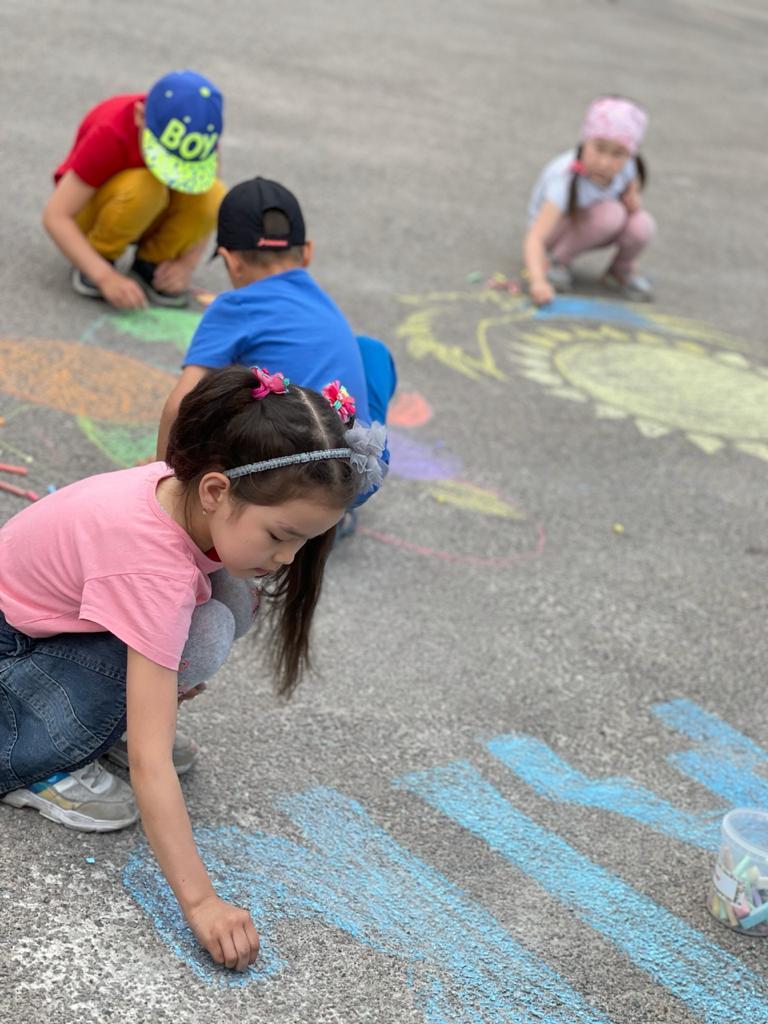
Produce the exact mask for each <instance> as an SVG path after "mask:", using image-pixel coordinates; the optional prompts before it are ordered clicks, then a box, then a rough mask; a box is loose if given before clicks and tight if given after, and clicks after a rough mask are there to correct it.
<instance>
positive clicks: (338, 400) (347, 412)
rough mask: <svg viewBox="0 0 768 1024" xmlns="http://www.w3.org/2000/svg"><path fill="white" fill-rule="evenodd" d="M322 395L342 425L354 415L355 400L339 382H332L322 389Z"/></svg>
mask: <svg viewBox="0 0 768 1024" xmlns="http://www.w3.org/2000/svg"><path fill="white" fill-rule="evenodd" d="M323 395H324V397H325V398H326V399H327V400H328V403H329V404H330V406H331V408H332V409H335V410H336V412H337V413H338V414H339V417H340V419H341V422H342V423H348V422H349V421H350V420H351V419H352V417H353V416H354V415H355V400H354V398H353V397H352V395H350V393H349V392H348V391H347V389H346V388H345V387H344V385H343V384H342V383H341V381H339V380H332V381H331V383H330V384H326V385H325V387H324V388H323Z"/></svg>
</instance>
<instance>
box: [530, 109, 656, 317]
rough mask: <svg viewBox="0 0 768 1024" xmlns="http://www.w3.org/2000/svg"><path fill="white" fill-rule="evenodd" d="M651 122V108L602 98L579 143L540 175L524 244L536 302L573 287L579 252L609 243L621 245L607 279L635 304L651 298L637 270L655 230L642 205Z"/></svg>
mask: <svg viewBox="0 0 768 1024" xmlns="http://www.w3.org/2000/svg"><path fill="white" fill-rule="evenodd" d="M646 124H647V117H646V115H645V112H644V111H643V110H641V109H640V107H638V106H637V104H635V103H632V102H631V100H627V99H623V98H621V97H619V96H601V97H600V98H598V99H596V100H594V101H593V102H592V103H591V104H590V106H589V108H588V110H587V113H586V116H585V118H584V123H583V125H582V128H581V135H580V141H579V145H578V147H577V148H576V149H575V150H568V151H567V152H566V153H561V154H560V156H558V157H555V159H554V160H552V161H551V162H550V163H548V164H547V166H546V167H545V168H544V170H543V171H542V172H541V174H540V176H539V178H538V180H537V182H536V184H535V185H534V187H533V191H532V193H531V199H530V203H529V207H528V231H527V233H526V236H525V242H524V245H523V256H524V259H525V267H526V270H527V272H528V290H529V292H530V295H531V298H532V299H533V301H534V302H535V303H536V304H537V305H541V304H543V303H546V302H551V300H552V299H553V298H554V294H555V292H556V291H568V290H569V289H570V287H571V285H572V277H571V270H570V265H571V261H572V260H573V258H574V257H575V256H577V255H578V254H579V253H582V252H586V251H588V250H590V249H601V248H603V247H605V246H616V251H615V254H614V257H613V260H612V261H611V264H610V266H609V267H608V270H607V271H606V274H605V278H604V280H605V283H606V284H607V285H608V286H609V287H612V288H614V289H617V290H619V291H620V292H621V294H622V295H623V296H624V297H625V298H628V299H630V300H632V301H648V300H650V299H651V298H652V295H651V286H650V284H649V282H648V280H647V279H646V278H644V277H641V276H640V275H638V274H637V272H636V270H635V260H636V259H637V257H638V255H639V254H640V252H641V251H642V250H643V249H644V248H645V246H646V245H647V244H648V242H649V241H650V239H651V238H652V237H653V234H654V231H655V224H654V221H653V218H652V217H651V215H650V214H649V213H648V212H647V211H646V210H644V209H643V208H642V203H641V193H642V189H643V186H644V184H645V179H646V172H645V166H644V164H643V159H642V157H641V156H640V154H639V153H638V149H639V146H640V143H641V141H642V139H643V135H644V134H645V128H646Z"/></svg>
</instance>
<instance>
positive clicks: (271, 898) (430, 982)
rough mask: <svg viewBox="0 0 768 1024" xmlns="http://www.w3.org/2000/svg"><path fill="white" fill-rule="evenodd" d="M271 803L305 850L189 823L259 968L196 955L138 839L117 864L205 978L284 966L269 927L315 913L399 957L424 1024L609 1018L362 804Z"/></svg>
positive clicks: (257, 976)
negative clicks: (249, 923) (258, 945)
mask: <svg viewBox="0 0 768 1024" xmlns="http://www.w3.org/2000/svg"><path fill="white" fill-rule="evenodd" d="M278 806H279V807H280V809H281V810H283V811H284V812H285V813H286V814H287V815H288V817H289V818H291V819H292V820H293V822H294V823H295V824H296V825H297V826H298V827H299V829H300V830H301V832H302V834H303V836H304V837H305V838H306V840H307V842H308V843H310V844H311V848H309V847H304V846H301V845H299V844H297V843H293V842H290V841H288V840H286V839H283V838H279V837H276V836H270V835H266V834H264V833H261V832H256V833H252V834H249V833H245V832H242V831H240V830H238V829H235V828H229V829H207V828H202V829H197V830H196V831H195V839H196V842H197V844H198V849H199V850H200V852H201V855H202V857H203V860H204V861H205V864H206V866H207V868H208V870H209V872H210V873H211V876H212V878H213V880H214V884H215V886H216V889H217V891H218V893H219V895H220V896H222V897H223V898H224V899H229V900H232V901H233V902H235V903H238V904H240V905H241V906H246V907H248V908H249V909H250V911H251V914H252V916H253V918H254V921H255V923H256V926H257V928H258V929H259V931H260V933H261V935H262V955H261V958H260V961H259V963H258V969H256V968H252V969H251V970H250V971H248V972H246V973H244V974H242V975H237V974H232V973H230V972H227V971H224V970H222V969H219V968H217V967H216V966H215V965H214V964H213V963H212V961H210V960H209V959H208V957H207V955H206V954H204V953H202V951H201V950H200V948H199V946H198V944H197V942H196V940H195V938H194V936H193V935H192V933H191V932H190V931H189V929H188V928H187V927H186V926H185V924H184V921H183V919H182V916H181V912H180V910H179V908H178V905H177V903H176V900H175V898H174V897H173V895H172V893H171V890H170V889H169V887H168V885H167V883H166V882H165V880H164V879H163V877H162V875H161V873H160V871H159V869H158V868H157V866H156V864H155V862H154V859H153V857H152V855H151V854H150V853H149V851H148V850H147V849H146V847H144V848H142V849H139V850H137V851H136V852H135V853H134V854H133V855H132V856H131V858H130V861H129V863H128V865H127V867H126V869H125V873H124V882H125V885H126V887H127V889H128V891H129V892H130V893H131V894H132V896H133V897H134V898H135V899H136V900H137V902H138V903H139V904H140V905H141V906H142V907H143V909H144V910H145V911H146V913H147V914H148V915H149V916H150V917H151V919H152V920H153V921H154V924H155V926H156V928H157V930H158V932H159V933H160V935H161V937H162V938H163V940H164V941H165V942H166V943H167V944H168V945H169V946H170V947H171V949H172V950H173V951H174V952H175V953H176V954H177V955H178V956H179V957H181V958H182V959H183V960H185V961H186V963H187V964H188V965H189V966H190V968H191V969H192V970H193V971H194V973H195V974H196V975H197V977H198V978H200V979H201V980H202V981H204V982H207V983H209V984H217V985H228V986H242V985H247V984H248V983H249V982H254V981H256V980H261V979H264V978H267V977H269V976H273V975H275V974H276V973H277V972H278V971H280V970H281V969H283V968H284V967H285V961H284V960H283V958H282V957H281V956H280V952H279V950H278V948H277V945H276V940H275V926H276V925H277V924H278V923H279V922H281V921H283V920H288V921H301V920H304V921H314V922H319V923H322V924H324V925H326V926H327V927H330V928H336V929H339V930H340V931H341V932H344V933H346V934H347V935H350V936H352V937H353V938H354V939H355V940H356V941H357V942H358V943H360V944H361V945H363V946H366V947H368V948H371V949H374V950H377V951H379V952H381V953H384V954H386V955H389V956H393V957H398V958H400V959H402V960H403V961H405V962H407V964H408V978H409V983H410V985H411V986H412V989H413V993H414V1000H415V1005H416V1006H417V1007H418V1008H419V1010H420V1012H421V1013H422V1014H423V1017H424V1020H425V1021H426V1022H427V1024H609V1021H608V1018H606V1017H605V1016H603V1015H602V1014H601V1013H599V1012H598V1011H596V1010H594V1009H592V1008H591V1007H589V1005H588V1004H587V1003H586V1002H585V1000H584V999H583V998H582V997H581V996H580V995H579V994H578V993H577V992H576V991H574V990H573V989H572V988H570V986H569V985H568V983H567V981H566V980H565V979H564V978H562V977H561V976H560V975H558V974H557V973H556V972H555V971H553V970H552V969H550V968H549V967H547V965H546V964H544V963H542V961H541V960H540V959H539V957H537V956H534V955H533V954H531V953H530V952H529V951H528V950H526V949H525V948H524V947H523V946H521V945H520V944H518V943H517V942H515V941H514V940H513V939H512V938H511V937H510V935H509V934H508V933H507V932H506V931H505V930H504V929H503V928H502V927H501V926H500V925H499V923H498V922H497V921H496V920H495V918H493V917H492V916H491V915H490V914H489V913H488V912H487V911H486V910H484V909H483V908H482V907H480V906H479V905H478V904H476V903H474V902H473V901H472V900H470V899H469V897H467V896H466V895H465V894H464V893H463V892H462V891H461V889H459V888H458V887H456V886H455V885H453V884H451V883H450V882H449V881H448V880H447V879H446V878H444V877H443V876H442V875H440V874H439V873H438V872H437V871H435V870H434V869H433V868H431V867H429V866H428V865H427V864H425V863H423V862H422V861H420V860H419V859H418V858H417V857H415V856H413V854H411V853H410V852H409V851H408V850H406V849H403V847H401V846H400V845H399V844H398V843H397V842H395V840H394V839H392V837H391V836H390V835H389V834H388V833H387V832H385V831H384V830H383V829H381V828H379V827H378V826H377V825H376V824H375V823H374V822H373V821H372V820H371V818H370V817H369V816H368V814H367V813H366V811H365V809H364V808H363V807H361V806H360V804H358V803H356V802H355V801H353V800H351V799H349V798H347V797H345V796H343V795H342V794H340V793H339V792H337V791H336V790H333V789H327V788H319V789H315V790H310V791H309V792H307V793H302V794H299V795H296V796H291V797H288V798H286V799H283V800H281V801H280V802H279V805H278ZM550 840H552V841H554V837H553V836H552V837H550ZM742 1020H745V1021H746V1020H748V1018H746V1017H742Z"/></svg>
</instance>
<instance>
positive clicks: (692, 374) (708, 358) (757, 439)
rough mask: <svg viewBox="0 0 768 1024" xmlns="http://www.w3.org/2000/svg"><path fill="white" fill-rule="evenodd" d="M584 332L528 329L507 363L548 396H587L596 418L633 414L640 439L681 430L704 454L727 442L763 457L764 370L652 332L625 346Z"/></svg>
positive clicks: (766, 441)
mask: <svg viewBox="0 0 768 1024" xmlns="http://www.w3.org/2000/svg"><path fill="white" fill-rule="evenodd" d="M585 333H588V332H585V331H584V330H583V329H580V330H578V331H568V330H566V329H562V328H561V329H558V330H556V331H544V332H542V333H536V332H533V333H530V332H529V333H528V334H527V337H526V339H525V340H524V341H517V342H513V343H512V350H513V352H512V355H511V358H512V360H513V362H516V363H517V364H518V365H519V367H520V372H521V373H522V374H523V376H525V377H527V378H528V379H529V380H533V381H536V383H538V384H540V385H542V387H544V388H545V389H546V390H547V391H548V392H549V393H550V394H553V395H556V396H558V397H560V398H566V399H571V400H572V401H577V402H586V401H588V400H590V399H591V400H592V401H593V402H594V411H595V414H596V415H597V416H598V417H601V418H608V419H624V418H628V417H631V418H632V419H633V420H634V423H635V425H636V427H637V429H638V430H639V431H640V433H641V434H643V435H644V436H645V437H651V438H656V437H663V436H664V435H665V434H669V433H671V432H672V431H674V430H679V431H682V432H683V434H684V435H685V436H686V437H687V438H688V440H689V441H691V442H692V443H693V444H695V445H697V446H698V447H699V448H701V449H702V450H703V451H705V452H708V453H712V452H716V451H719V450H720V449H721V448H723V447H724V446H725V445H726V444H727V443H731V444H732V445H733V446H734V447H735V448H736V449H738V450H739V451H742V452H745V453H746V454H748V455H755V456H757V457H759V458H762V459H766V460H768V369H767V368H765V367H761V366H757V365H756V364H755V363H753V362H752V361H750V360H749V359H747V358H746V357H745V356H743V355H742V354H741V353H738V352H728V351H723V350H717V349H714V350H713V349H710V348H708V347H706V346H704V345H701V344H697V343H695V342H691V341H688V340H677V339H673V338H664V337H662V336H661V335H658V334H655V333H653V332H650V331H634V332H631V334H630V338H629V340H627V341H610V340H605V339H603V338H600V337H599V332H597V331H595V332H594V333H595V334H596V335H598V336H597V337H596V338H595V339H593V340H586V339H585V338H584V334H585ZM553 334H555V335H557V337H556V338H553V337H552V335H553ZM566 336H567V337H566Z"/></svg>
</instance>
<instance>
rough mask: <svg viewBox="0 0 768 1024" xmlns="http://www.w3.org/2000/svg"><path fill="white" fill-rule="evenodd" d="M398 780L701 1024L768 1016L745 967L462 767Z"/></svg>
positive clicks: (754, 1023) (759, 988)
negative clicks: (553, 900) (509, 865)
mask: <svg viewBox="0 0 768 1024" xmlns="http://www.w3.org/2000/svg"><path fill="white" fill-rule="evenodd" d="M399 785H401V786H403V787H404V788H406V789H408V790H409V791H410V792H412V793H415V794H416V795H417V796H419V797H421V798H422V799H423V800H425V801H426V802H427V803H428V804H430V805H431V806H433V807H435V808H436V809H437V810H439V811H441V812H442V813H443V814H445V815H446V816H447V817H449V818H450V819H451V820H452V821H455V822H456V823H457V824H459V825H461V826H462V827H463V828H465V829H468V830H469V831H470V832H472V833H473V834H474V835H476V836H478V837H480V838H481V839H483V840H484V841H485V842H486V843H487V844H488V845H489V846H490V847H491V848H492V849H494V850H496V851H497V852H498V853H500V854H501V855H502V856H503V857H505V858H506V859H507V860H508V861H510V862H511V863H512V864H514V866H515V867H516V868H518V869H519V870H520V871H521V872H523V874H525V875H527V876H528V877H529V878H530V879H532V880H533V881H535V882H536V883H537V884H538V885H540V886H541V887H542V888H543V889H545V890H546V891H547V892H548V893H549V894H551V895H552V896H553V897H555V898H556V899H558V900H560V902H561V903H562V904H563V905H564V906H566V907H568V908H569V909H572V910H573V911H574V912H575V913H576V914H577V915H578V917H579V918H580V919H581V920H582V921H583V922H584V923H585V924H586V925H588V926H589V927H590V928H593V929H594V930H595V931H596V932H598V933H600V934H601V935H603V936H605V937H606V938H607V939H609V940H610V941H611V942H613V943H614V944H615V945H616V946H617V947H618V948H619V949H621V950H623V952H624V953H625V954H626V956H627V957H628V958H629V959H630V960H631V961H632V962H633V963H634V964H636V965H637V966H638V967H640V968H641V969H642V970H644V971H646V972H647V973H648V974H649V975H650V976H651V978H652V979H653V980H654V981H655V982H658V983H660V984H662V985H664V986H665V987H666V988H667V989H668V990H669V991H670V992H671V993H672V994H673V995H675V996H676V997H677V998H678V999H680V1000H681V1001H682V1002H683V1003H685V1005H686V1006H687V1007H688V1008H689V1009H690V1010H692V1011H693V1012H694V1013H696V1014H699V1015H700V1016H701V1017H702V1018H703V1020H705V1021H706V1022H707V1024H734V1022H736V1021H738V1022H739V1024H765V1022H766V1020H768V987H766V986H765V985H764V984H763V983H762V982H761V981H760V979H758V978H757V977H756V976H755V975H754V974H753V973H752V972H751V971H750V970H749V969H748V968H747V967H746V965H745V964H743V963H742V962H741V961H740V960H738V959H737V958H736V957H734V956H731V955H730V954H729V953H726V952H725V951H724V950H722V949H721V948H720V947H719V946H717V945H715V944H714V943H713V942H710V941H709V940H708V939H706V938H705V937H704V936H703V935H702V934H701V933H700V932H697V931H696V930H695V929H693V928H691V927H690V926H689V925H687V924H686V923H685V922H684V921H682V920H680V918H678V917H676V916H675V915H674V914H671V913H670V912H669V911H668V910H665V909H664V908H663V907H660V906H658V904H656V903H654V901H653V900H651V899H649V898H648V897H647V896H644V895H642V894H641V893H639V892H637V890H636V889H633V888H632V886H630V885H628V884H627V883H626V882H624V881H622V880H621V879H620V878H618V877H617V876H616V875H613V874H612V873H611V872H609V871H606V870H605V869H604V868H602V867H600V866H599V865H597V864H594V863H593V862H592V861H591V860H589V859H588V858H587V857H585V856H584V855H583V854H581V853H579V852H578V851H577V850H575V849H574V848H573V847H572V846H570V845H569V844H568V843H566V842H565V841H564V840H563V839H560V838H559V837H558V836H555V835H553V834H552V833H551V832H548V831H547V830H546V829H544V828H542V827H541V826H539V825H537V824H536V823H535V822H534V821H532V820H531V819H530V818H528V817H526V816H525V815H524V814H522V812H520V811H518V810H517V809H516V808H515V807H513V806H512V805H511V804H510V803H508V802H507V801H506V800H505V799H504V798H503V797H502V796H501V794H500V793H499V792H498V791H497V790H496V789H494V788H493V786H491V784H490V783H489V782H487V781H486V780H485V779H484V778H483V777H482V776H481V775H480V774H479V773H478V772H477V771H476V770H475V769H474V768H473V767H472V766H471V765H470V764H468V763H466V762H455V763H453V764H450V765H447V766H446V767H443V768H435V769H432V770H429V771H424V772H414V773H413V774H410V775H407V776H405V777H404V778H403V779H401V780H400V782H399Z"/></svg>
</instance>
